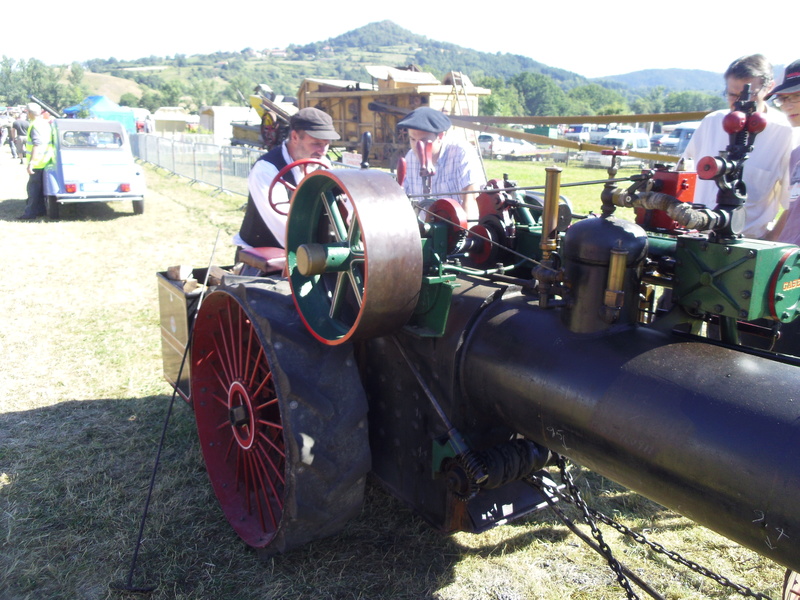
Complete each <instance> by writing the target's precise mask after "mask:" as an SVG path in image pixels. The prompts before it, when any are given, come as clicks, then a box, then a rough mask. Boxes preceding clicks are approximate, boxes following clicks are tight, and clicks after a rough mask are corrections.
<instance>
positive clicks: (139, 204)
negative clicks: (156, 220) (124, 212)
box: [133, 200, 144, 215]
mask: <svg viewBox="0 0 800 600" xmlns="http://www.w3.org/2000/svg"><path fill="white" fill-rule="evenodd" d="M133 214H135V215H142V214H144V200H134V201H133Z"/></svg>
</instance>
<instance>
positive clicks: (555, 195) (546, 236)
mask: <svg viewBox="0 0 800 600" xmlns="http://www.w3.org/2000/svg"><path fill="white" fill-rule="evenodd" d="M545 173H546V175H545V183H544V210H543V212H542V239H541V242H540V243H539V248H541V250H542V258H543V259H544V260H547V259H548V258H550V254H551V253H552V252H555V251H556V249H557V248H558V199H559V197H560V196H561V169H559V168H558V167H547V168H546V169H545Z"/></svg>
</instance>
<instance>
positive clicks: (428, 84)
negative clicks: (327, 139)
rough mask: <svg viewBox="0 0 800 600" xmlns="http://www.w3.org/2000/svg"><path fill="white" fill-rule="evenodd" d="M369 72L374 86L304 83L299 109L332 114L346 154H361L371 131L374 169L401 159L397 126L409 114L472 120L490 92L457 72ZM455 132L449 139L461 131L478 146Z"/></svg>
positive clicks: (328, 81)
mask: <svg viewBox="0 0 800 600" xmlns="http://www.w3.org/2000/svg"><path fill="white" fill-rule="evenodd" d="M367 72H368V73H369V75H370V76H371V77H372V83H363V82H356V81H345V80H331V79H306V80H305V81H303V83H302V84H301V86H300V90H299V92H298V95H297V98H298V104H299V106H300V108H305V107H307V106H313V107H316V108H319V109H321V110H324V111H325V112H327V113H328V114H329V115H331V117H332V118H333V125H334V127H335V128H336V131H338V132H339V134H340V135H341V136H342V142H341V146H342V147H343V148H344V149H345V150H346V151H350V152H360V151H361V148H360V145H361V136H362V134H363V133H364V132H366V131H368V132H370V133H371V134H372V141H373V145H372V151H371V153H370V156H369V163H370V165H372V166H375V167H384V168H394V166H395V164H396V163H397V159H398V157H400V156H402V155H404V154H405V153H406V151H407V150H408V141H407V138H406V136H405V132H404V131H398V130H397V122H398V121H399V120H400V119H401V118H402V117H403V115H405V114H406V113H408V112H410V111H412V110H414V109H415V108H418V107H420V106H429V107H431V108H434V109H437V110H441V111H443V112H444V113H446V114H448V115H455V116H474V115H477V114H478V100H479V98H480V97H481V96H487V95H489V94H491V93H492V92H491V90H489V89H486V88H481V87H476V86H474V85H472V82H470V80H469V78H468V77H467V76H466V75H462V74H461V73H458V72H451V73H449V74H448V76H447V77H446V78H445V80H444V81H439V80H438V79H437V78H436V77H435V76H434V75H432V74H431V73H424V72H421V71H418V70H413V69H412V68H409V69H397V68H392V67H382V66H371V67H367ZM454 129H455V130H457V131H453V132H452V133H451V135H453V134H456V135H458V132H459V131H461V132H462V133H461V134H462V135H465V136H466V138H467V139H468V140H470V141H472V142H474V140H473V139H472V135H471V133H470V134H469V135H467V133H466V132H464V131H463V130H460V128H454ZM337 145H339V144H338V143H337Z"/></svg>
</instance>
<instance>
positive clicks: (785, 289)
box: [673, 235, 800, 323]
mask: <svg viewBox="0 0 800 600" xmlns="http://www.w3.org/2000/svg"><path fill="white" fill-rule="evenodd" d="M675 259H676V278H675V285H674V288H673V299H674V300H675V301H676V302H678V303H679V304H681V305H682V306H684V307H687V308H689V309H692V310H694V311H702V312H707V313H711V314H716V315H720V316H722V317H729V318H733V319H742V320H746V321H755V320H756V319H762V318H768V319H773V320H779V321H781V322H784V323H785V322H788V321H791V320H793V319H794V318H795V316H796V315H797V314H798V306H797V305H798V301H799V300H800V267H798V260H797V248H796V247H795V246H792V245H789V244H780V243H776V242H767V241H763V240H751V239H739V240H732V241H728V242H725V243H713V242H710V241H709V240H708V239H707V237H706V236H703V235H686V236H681V237H679V238H678V240H677V246H676V251H675Z"/></svg>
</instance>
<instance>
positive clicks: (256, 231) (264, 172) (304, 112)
mask: <svg viewBox="0 0 800 600" xmlns="http://www.w3.org/2000/svg"><path fill="white" fill-rule="evenodd" d="M338 139H339V134H338V133H336V130H335V129H334V128H333V120H332V119H331V117H330V115H329V114H327V113H326V112H324V111H321V110H319V109H317V108H311V107H309V108H303V109H301V110H300V111H298V112H297V113H296V114H294V115H293V116H292V117H291V119H290V120H289V137H288V139H287V140H286V141H284V142H283V143H282V144H281V145H280V146H276V147H275V148H273V149H272V150H270V151H269V152H267V153H266V154H264V155H263V156H262V157H261V158H259V159H258V160H257V161H256V163H255V164H254V165H253V168H252V170H251V171H250V176H249V177H248V179H247V188H248V191H249V196H248V198H247V209H246V210H245V214H244V219H243V220H242V226H241V228H240V229H239V233H238V234H236V235H235V236H234V237H233V243H234V244H236V245H237V246H239V247H241V248H263V247H273V248H283V247H285V245H286V215H285V214H280V213H279V212H276V211H275V209H273V208H272V206H270V203H269V198H268V196H269V188H270V186H271V185H272V181H273V180H274V179H275V177H276V176H277V175H278V173H279V172H280V170H281V169H283V168H284V167H285V166H287V165H289V164H291V163H293V162H295V161H298V160H301V159H304V158H311V159H314V160H317V161H320V162H322V163H326V164H328V165H330V163H329V162H328V159H327V158H326V156H325V155H326V154H327V153H328V146H329V145H330V143H331V141H332V140H338ZM313 168H316V167H314V166H313V165H310V169H313ZM310 169H309V170H310ZM304 175H305V172H304V169H303V167H302V166H297V167H294V168H292V169H291V170H290V171H289V172H287V173H286V174H285V175H284V176H283V179H284V180H285V181H286V182H288V183H290V184H291V185H292V186H296V185H297V184H298V183H300V180H301V179H302V178H303V177H304ZM289 200H290V195H289V191H288V190H287V189H286V187H285V186H284V185H281V184H276V185H275V186H274V187H273V188H272V201H273V203H275V204H279V205H281V206H280V208H281V209H282V211H283V212H284V213H286V212H288V209H289V204H288V202H289Z"/></svg>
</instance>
